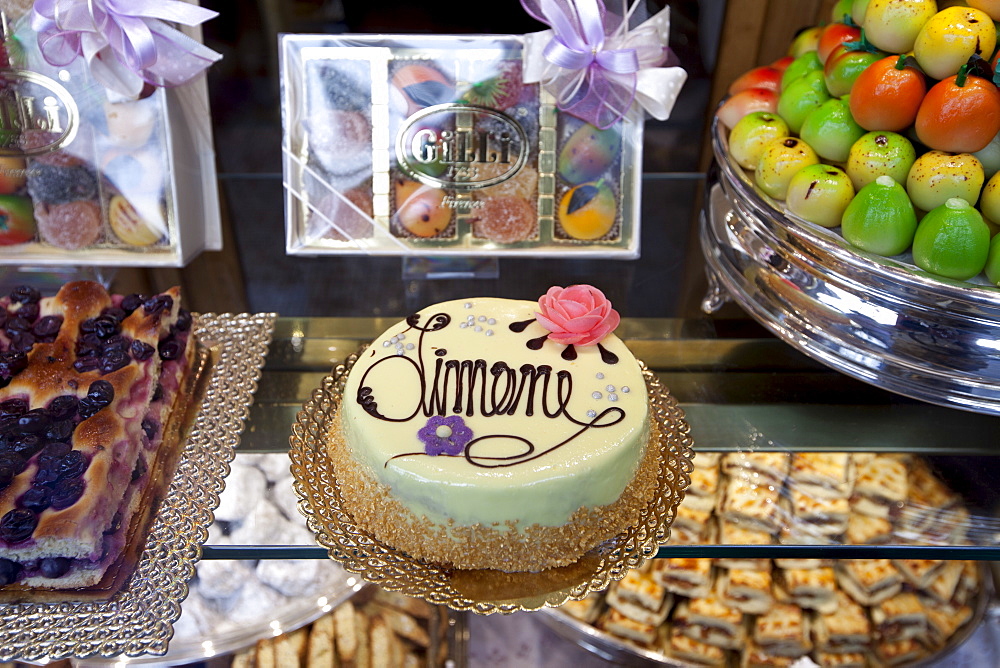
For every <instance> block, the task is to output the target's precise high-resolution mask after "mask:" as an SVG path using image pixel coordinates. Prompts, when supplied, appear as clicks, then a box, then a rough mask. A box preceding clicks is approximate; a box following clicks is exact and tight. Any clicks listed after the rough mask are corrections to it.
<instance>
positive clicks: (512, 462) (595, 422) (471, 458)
mask: <svg viewBox="0 0 1000 668" xmlns="http://www.w3.org/2000/svg"><path fill="white" fill-rule="evenodd" d="M609 416H610V422H604V418H605V417H609ZM567 417H569V416H568V415H567ZM624 419H625V411H623V410H622V409H621V408H618V407H617V406H614V407H611V408H606V409H604V410H603V411H601V412H600V413H599V414H598V415H596V416H595V417H594V418H593V419H591V420H590V422H585V423H584V422H577V421H576V420H572V419H571V421H572V422H574V423H576V424H579V425H581V427H580V429H578V430H577V431H576V432H574V433H573V434H571V435H569V436H567V437H566V438H564V439H563V440H561V441H559V442H558V443H556V444H554V445H550V446H549V447H547V448H545V449H544V450H539V451H537V452H536V448H535V444H534V443H532V442H531V441H530V440H529V439H527V438H524V437H523V436H515V435H514V434H488V435H486V436H479V437H477V438H474V439H472V440H471V441H469V443H468V444H467V445H466V446H465V452H464V453H463V455H462V456H463V457H465V461H467V462H469V463H470V464H472V465H473V466H476V467H478V468H482V469H499V468H508V467H510V466H520V465H522V464H527V463H528V462H530V461H533V460H535V459H539V458H540V457H544V456H545V455H547V454H549V453H550V452H553V451H555V450H558V449H559V448H561V447H563V446H565V445H568V444H569V443H571V442H572V441H574V440H575V439H577V438H579V437H580V436H581V435H582V434H584V433H586V432H587V430H589V429H602V428H604V427H613V426H614V425H616V424H618V423H619V422H621V421H622V420H624ZM494 439H503V440H507V441H520V442H521V443H523V444H524V450H523V451H522V452H518V453H515V454H512V455H507V456H505V457H488V456H485V455H483V456H477V455H476V454H475V453H474V452H473V448H474V447H475V446H476V444H477V443H483V442H485V441H489V440H494ZM431 456H432V455H428V454H427V453H426V452H404V453H402V454H399V455H395V456H393V457H390V458H389V461H387V462H386V463H385V466H389V462H391V461H392V460H394V459H399V458H401V457H431ZM433 456H436V457H446V456H448V455H433ZM452 456H454V455H452Z"/></svg>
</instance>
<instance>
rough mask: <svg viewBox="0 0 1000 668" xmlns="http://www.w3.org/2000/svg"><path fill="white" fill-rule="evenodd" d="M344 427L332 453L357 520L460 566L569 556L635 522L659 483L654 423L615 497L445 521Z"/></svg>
mask: <svg viewBox="0 0 1000 668" xmlns="http://www.w3.org/2000/svg"><path fill="white" fill-rule="evenodd" d="M341 430H342V425H341V421H340V419H339V414H338V418H337V419H335V420H334V422H333V425H332V427H331V429H330V433H329V436H328V446H327V454H328V455H329V457H330V461H331V464H332V465H333V470H334V473H335V475H336V478H337V483H338V486H339V488H340V494H341V500H342V503H343V506H344V508H345V509H346V510H347V511H348V512H349V513H351V515H352V516H353V517H354V519H355V521H356V522H357V523H358V525H359V526H361V527H363V528H364V529H365V530H368V531H369V532H371V534H372V535H374V536H375V538H377V539H378V540H380V541H382V542H384V543H386V544H388V545H391V546H393V547H395V548H397V549H400V550H402V551H404V552H406V553H408V554H410V555H412V556H414V557H417V558H420V559H424V560H427V561H432V562H437V563H441V564H444V565H448V566H451V567H455V568H463V569H479V568H488V569H495V570H500V571H510V572H514V571H542V570H546V569H549V568H555V567H559V566H565V565H567V564H571V563H573V562H575V561H577V560H578V559H579V558H580V557H581V556H582V555H583V554H585V553H586V552H587V551H589V550H591V549H593V548H594V547H595V546H596V545H599V544H600V543H602V542H604V541H606V540H608V539H611V538H613V537H615V536H616V535H618V534H619V533H621V532H622V531H624V530H625V529H626V528H628V527H629V526H632V525H634V524H635V523H636V522H637V519H638V516H639V513H640V511H641V510H642V509H643V508H645V506H646V505H647V504H648V503H649V501H650V499H652V497H653V494H654V492H655V489H656V485H657V473H658V462H659V452H658V449H657V448H656V447H655V444H656V443H658V442H659V439H660V432H659V430H658V428H657V426H656V424H655V423H654V424H651V425H650V435H649V441H648V443H647V446H646V448H645V453H644V455H643V458H642V460H641V462H640V464H639V468H638V470H637V471H636V475H635V477H634V479H633V480H632V482H630V483H629V484H628V485H627V487H626V488H625V491H624V492H623V493H622V495H621V497H620V498H619V499H618V500H617V501H615V502H614V503H611V504H609V505H606V506H601V507H596V508H579V509H578V510H577V511H576V512H575V513H574V514H573V516H572V517H571V518H570V520H569V521H568V522H566V523H565V524H563V525H561V526H552V527H546V526H540V525H538V524H535V525H532V526H529V527H526V528H523V529H522V528H519V527H517V526H516V525H508V526H505V527H492V526H491V527H484V526H482V525H479V524H476V525H473V526H460V525H456V524H454V523H451V524H449V525H447V526H446V525H442V524H435V523H433V522H431V521H429V520H428V519H427V518H426V517H416V516H415V515H414V514H413V513H412V512H411V511H410V510H409V509H408V508H406V506H405V505H403V504H402V503H400V502H399V501H397V500H396V499H395V498H394V497H393V494H392V490H391V489H389V488H388V487H387V486H385V485H383V484H381V483H379V482H377V481H375V480H374V479H373V478H372V477H371V476H370V475H368V474H367V473H366V472H365V471H364V470H363V468H362V467H361V466H359V465H358V462H357V461H356V460H355V459H354V458H353V457H352V456H351V453H350V450H349V447H348V446H347V444H346V443H345V442H344V439H343V437H342V431H341Z"/></svg>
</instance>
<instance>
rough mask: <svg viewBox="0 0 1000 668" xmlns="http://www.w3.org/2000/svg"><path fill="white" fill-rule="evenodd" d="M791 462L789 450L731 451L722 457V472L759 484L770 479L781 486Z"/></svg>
mask: <svg viewBox="0 0 1000 668" xmlns="http://www.w3.org/2000/svg"><path fill="white" fill-rule="evenodd" d="M789 462H790V456H789V454H788V453H787V452H730V453H728V454H726V455H725V456H724V457H723V458H722V472H723V473H725V474H726V475H727V476H729V477H732V478H743V479H745V480H749V481H752V482H754V483H756V484H758V485H762V484H764V483H765V481H770V482H771V483H774V484H775V485H777V486H779V487H780V486H781V484H782V483H783V482H784V480H785V476H787V475H788V467H789Z"/></svg>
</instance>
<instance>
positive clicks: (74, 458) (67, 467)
mask: <svg viewBox="0 0 1000 668" xmlns="http://www.w3.org/2000/svg"><path fill="white" fill-rule="evenodd" d="M89 465H90V461H88V460H87V457H86V456H85V455H84V454H83V453H82V452H80V451H79V450H71V451H70V452H67V453H66V454H65V455H64V456H63V458H62V459H60V460H59V463H58V464H56V470H57V471H58V472H59V477H60V478H79V477H80V476H81V475H83V472H84V471H86V470H87V467H88V466H89Z"/></svg>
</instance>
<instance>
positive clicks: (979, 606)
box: [539, 562, 997, 668]
mask: <svg viewBox="0 0 1000 668" xmlns="http://www.w3.org/2000/svg"><path fill="white" fill-rule="evenodd" d="M980 578H981V580H980V581H981V582H982V587H981V588H980V590H979V595H978V596H977V597H976V599H975V601H974V602H973V613H972V617H970V618H969V621H967V622H966V623H965V624H964V625H962V626H961V627H959V629H958V631H956V632H955V633H954V634H953V635H952V636H951V638H949V639H948V642H947V643H945V645H944V647H942V648H941V649H940V650H938V651H937V652H935V653H934V654H931V655H929V656H927V657H924V658H923V659H921V660H920V661H917V662H916V663H910V664H907V666H908V668H932V667H933V666H940V665H941V661H942V659H944V658H945V657H947V656H949V655H950V654H952V653H954V652H955V651H957V650H958V648H959V647H960V646H961V645H962V644H963V643H965V641H967V640H968V639H969V638H970V637H971V636H972V634H973V633H975V631H976V629H978V628H979V627H980V625H981V624H982V623H983V620H984V619H985V618H986V616H987V612H989V613H990V616H991V617H993V616H994V613H995V612H996V608H997V602H996V601H995V597H994V591H995V589H994V585H993V574H992V572H991V570H990V569H989V567H988V565H987V564H986V562H981V566H980ZM601 605H604V604H603V603H602V604H601ZM539 619H540V620H541V621H542V623H543V624H544V625H545V626H547V627H548V628H550V629H551V630H552V631H554V632H555V633H556V634H558V635H559V636H561V637H562V638H565V639H566V640H569V641H570V642H573V643H575V644H577V645H579V646H581V647H583V648H584V649H587V650H589V651H591V652H593V653H594V654H596V655H597V656H599V657H601V658H602V659H605V660H607V661H612V662H614V663H618V664H622V665H627V666H636V667H639V666H671V667H673V668H704V666H703V664H698V663H693V662H689V661H684V660H682V659H676V658H673V657H671V656H668V655H666V654H663V653H661V652H654V651H651V650H648V649H643V648H642V647H639V646H638V645H636V644H633V643H630V642H628V641H626V640H622V639H621V638H618V637H616V636H614V635H611V634H610V633H606V632H605V631H602V630H600V629H598V628H596V627H594V626H592V625H590V624H588V623H587V622H584V621H581V620H579V619H577V618H575V617H573V616H572V615H570V614H568V613H566V612H563V611H562V610H560V609H559V608H546V609H544V610H541V611H540V615H539ZM730 653H731V652H730Z"/></svg>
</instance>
